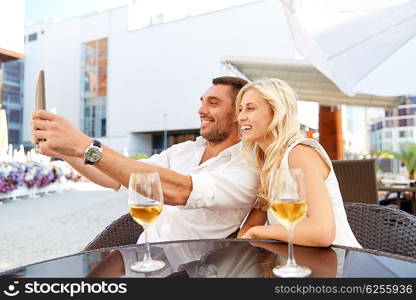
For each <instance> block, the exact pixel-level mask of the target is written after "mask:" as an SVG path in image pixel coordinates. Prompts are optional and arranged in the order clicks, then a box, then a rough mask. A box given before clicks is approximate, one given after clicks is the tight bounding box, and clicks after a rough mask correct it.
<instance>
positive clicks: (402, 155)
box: [394, 142, 416, 181]
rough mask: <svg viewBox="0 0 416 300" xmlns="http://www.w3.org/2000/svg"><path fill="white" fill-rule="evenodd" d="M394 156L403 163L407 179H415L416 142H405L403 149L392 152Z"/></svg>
mask: <svg viewBox="0 0 416 300" xmlns="http://www.w3.org/2000/svg"><path fill="white" fill-rule="evenodd" d="M394 157H395V158H396V159H398V160H400V161H401V162H403V164H404V165H405V167H406V169H407V172H408V175H409V180H412V181H413V180H414V179H415V171H416V143H412V142H407V143H406V147H405V149H404V150H402V151H400V152H398V153H394Z"/></svg>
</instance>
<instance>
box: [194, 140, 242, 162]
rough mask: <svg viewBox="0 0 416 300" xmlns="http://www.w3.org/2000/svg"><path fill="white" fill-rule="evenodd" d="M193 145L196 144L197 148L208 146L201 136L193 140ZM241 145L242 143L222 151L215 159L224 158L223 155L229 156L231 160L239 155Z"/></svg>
mask: <svg viewBox="0 0 416 300" xmlns="http://www.w3.org/2000/svg"><path fill="white" fill-rule="evenodd" d="M195 143H196V145H197V146H204V147H206V146H207V145H208V141H207V140H206V139H204V138H203V137H202V136H198V137H197V138H196V140H195ZM242 145H243V144H242V142H239V143H237V144H234V145H232V146H230V147H228V148H226V149H224V150H223V151H221V152H220V153H218V155H217V157H219V156H224V155H230V156H231V157H232V158H233V157H234V156H236V155H238V154H240V152H241V149H242Z"/></svg>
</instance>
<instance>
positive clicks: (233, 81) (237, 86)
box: [212, 76, 248, 101]
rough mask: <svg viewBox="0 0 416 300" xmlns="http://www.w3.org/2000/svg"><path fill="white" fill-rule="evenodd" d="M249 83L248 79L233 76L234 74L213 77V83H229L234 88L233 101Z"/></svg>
mask: <svg viewBox="0 0 416 300" xmlns="http://www.w3.org/2000/svg"><path fill="white" fill-rule="evenodd" d="M247 83H248V81H247V80H245V79H243V78H240V77H233V76H221V77H217V78H214V79H212V84H214V85H215V84H223V85H228V86H230V87H231V88H232V89H233V93H234V95H233V101H235V98H236V96H237V94H238V92H239V91H240V90H241V88H242V87H243V86H245V85H246V84H247Z"/></svg>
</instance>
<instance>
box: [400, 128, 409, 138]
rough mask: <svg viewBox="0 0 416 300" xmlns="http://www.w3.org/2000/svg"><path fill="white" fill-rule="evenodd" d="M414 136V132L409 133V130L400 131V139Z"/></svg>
mask: <svg viewBox="0 0 416 300" xmlns="http://www.w3.org/2000/svg"><path fill="white" fill-rule="evenodd" d="M411 136H412V132H411V131H408V130H400V131H399V137H401V138H406V137H411Z"/></svg>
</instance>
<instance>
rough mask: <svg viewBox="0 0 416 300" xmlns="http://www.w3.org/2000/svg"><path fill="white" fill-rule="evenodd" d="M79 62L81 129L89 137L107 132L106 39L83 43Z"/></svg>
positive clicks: (103, 134)
mask: <svg viewBox="0 0 416 300" xmlns="http://www.w3.org/2000/svg"><path fill="white" fill-rule="evenodd" d="M81 53H82V62H81V68H82V69H81V74H82V76H81V118H80V120H81V128H82V130H83V131H84V133H85V134H87V135H89V136H93V137H95V136H105V135H106V132H107V54H108V48H107V39H101V40H96V41H91V42H88V43H84V44H83V45H82V52H81Z"/></svg>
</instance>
